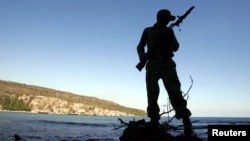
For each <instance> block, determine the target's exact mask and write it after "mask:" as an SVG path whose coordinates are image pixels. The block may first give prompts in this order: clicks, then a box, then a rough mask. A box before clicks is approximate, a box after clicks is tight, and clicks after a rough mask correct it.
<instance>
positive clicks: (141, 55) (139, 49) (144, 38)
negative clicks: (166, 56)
mask: <svg viewBox="0 0 250 141" xmlns="http://www.w3.org/2000/svg"><path fill="white" fill-rule="evenodd" d="M146 44H147V34H146V29H144V31H143V33H142V36H141V39H140V42H139V44H138V45H137V54H138V56H139V59H140V60H142V59H143V58H144V56H145V46H146Z"/></svg>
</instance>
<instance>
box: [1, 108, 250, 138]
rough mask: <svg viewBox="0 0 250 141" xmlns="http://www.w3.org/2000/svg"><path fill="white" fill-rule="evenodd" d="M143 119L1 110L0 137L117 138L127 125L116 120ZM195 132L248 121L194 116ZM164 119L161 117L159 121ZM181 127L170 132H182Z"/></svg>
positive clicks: (203, 135) (202, 135) (176, 122)
mask: <svg viewBox="0 0 250 141" xmlns="http://www.w3.org/2000/svg"><path fill="white" fill-rule="evenodd" d="M118 118H121V119H122V120H123V121H125V122H129V121H131V120H141V119H146V121H147V120H148V119H147V118H145V117H136V118H135V117H105V116H78V115H52V114H32V113H19V112H17V113H16V112H0V140H1V141H14V135H15V134H17V135H19V136H20V137H21V138H23V139H25V140H26V141H119V137H120V136H122V133H123V130H124V129H125V128H126V127H122V128H119V129H117V130H114V128H116V127H119V126H121V125H122V124H121V123H120V121H118ZM191 120H192V121H195V122H194V123H193V126H194V131H195V133H196V134H197V135H198V136H199V137H200V138H202V139H204V140H207V125H216V124H250V118H222V117H220V118H211V117H208V118H206V117H194V118H192V119H191ZM164 121H167V118H162V120H161V122H164ZM171 124H172V125H174V126H178V125H181V120H173V121H172V122H171ZM182 132H183V130H182V127H180V128H179V130H177V131H173V132H171V133H172V134H174V135H178V134H181V133H182Z"/></svg>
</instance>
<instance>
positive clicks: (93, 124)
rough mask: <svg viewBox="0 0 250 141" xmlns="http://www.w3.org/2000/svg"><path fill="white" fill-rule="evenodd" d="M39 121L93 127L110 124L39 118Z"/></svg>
mask: <svg viewBox="0 0 250 141" xmlns="http://www.w3.org/2000/svg"><path fill="white" fill-rule="evenodd" d="M37 122H43V123H48V124H56V125H76V126H92V127H106V126H109V125H108V124H101V123H84V122H65V121H51V120H39V121H37Z"/></svg>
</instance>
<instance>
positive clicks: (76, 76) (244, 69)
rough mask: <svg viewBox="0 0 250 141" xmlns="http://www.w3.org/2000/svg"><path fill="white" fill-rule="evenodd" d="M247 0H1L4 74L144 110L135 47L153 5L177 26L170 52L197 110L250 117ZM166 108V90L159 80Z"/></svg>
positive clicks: (0, 69)
mask: <svg viewBox="0 0 250 141" xmlns="http://www.w3.org/2000/svg"><path fill="white" fill-rule="evenodd" d="M249 5H250V1H249V0H238V1H236V0H227V1H224V0H206V1H205V0H154V1H152V0H136V1H134V0H105V1H104V0H35V1H34V0H0V20H1V22H0V80H7V81H14V82H19V83H24V84H28V85H37V86H42V87H47V88H51V89H56V90H61V91H66V92H71V93H74V94H78V95H85V96H93V97H98V98H101V99H105V100H110V101H113V102H116V103H119V104H120V105H123V106H127V107H131V108H138V109H142V110H146V107H147V94H146V84H145V69H143V70H142V71H141V72H139V71H138V70H137V69H136V68H135V65H136V64H137V63H138V61H139V58H138V56H137V52H136V47H137V45H138V43H139V40H140V37H141V34H142V31H143V29H144V28H145V27H149V26H152V25H153V24H154V23H155V22H156V13H157V11H158V10H160V9H168V10H170V11H171V13H172V15H174V16H181V15H182V14H184V13H185V11H186V10H187V9H189V8H190V7H191V6H195V8H194V9H193V11H192V12H191V13H190V15H189V16H188V17H187V18H186V19H185V20H184V21H183V23H181V25H180V29H179V28H178V27H174V32H175V35H176V37H177V39H178V41H179V43H180V48H179V50H178V51H177V52H175V56H174V58H173V60H174V61H175V62H176V64H177V67H176V69H177V73H178V76H179V79H180V81H181V89H182V91H183V93H185V92H186V91H187V90H188V89H189V87H190V85H191V79H190V76H191V77H192V79H193V86H192V88H191V90H190V92H189V99H188V108H189V109H190V110H191V111H192V116H203V117H206V116H210V117H250V102H249V99H250V61H249V60H250V55H249V53H250V47H249V45H250V39H249V33H250V29H249V25H250V16H249V13H250V9H249ZM159 85H160V97H159V100H158V103H159V106H160V108H161V110H164V105H167V104H168V94H167V92H166V90H165V88H164V87H163V84H162V81H161V80H160V81H159Z"/></svg>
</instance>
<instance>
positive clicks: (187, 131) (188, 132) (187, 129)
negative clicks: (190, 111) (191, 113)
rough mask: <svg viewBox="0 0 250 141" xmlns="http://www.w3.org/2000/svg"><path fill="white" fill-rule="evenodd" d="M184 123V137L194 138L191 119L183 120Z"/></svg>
mask: <svg viewBox="0 0 250 141" xmlns="http://www.w3.org/2000/svg"><path fill="white" fill-rule="evenodd" d="M182 121H183V126H184V135H185V136H186V137H189V136H194V131H193V126H192V123H191V121H190V119H189V117H185V118H182Z"/></svg>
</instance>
